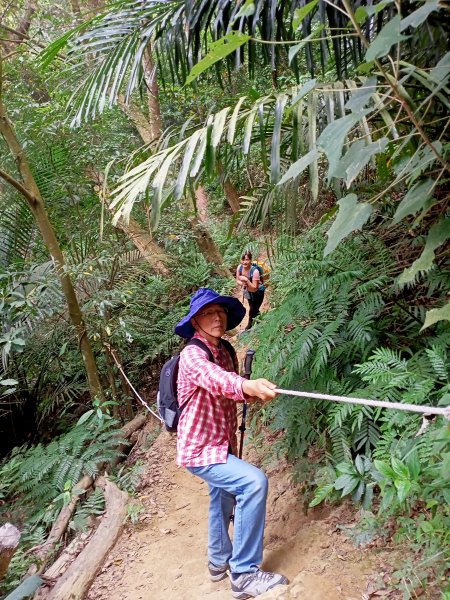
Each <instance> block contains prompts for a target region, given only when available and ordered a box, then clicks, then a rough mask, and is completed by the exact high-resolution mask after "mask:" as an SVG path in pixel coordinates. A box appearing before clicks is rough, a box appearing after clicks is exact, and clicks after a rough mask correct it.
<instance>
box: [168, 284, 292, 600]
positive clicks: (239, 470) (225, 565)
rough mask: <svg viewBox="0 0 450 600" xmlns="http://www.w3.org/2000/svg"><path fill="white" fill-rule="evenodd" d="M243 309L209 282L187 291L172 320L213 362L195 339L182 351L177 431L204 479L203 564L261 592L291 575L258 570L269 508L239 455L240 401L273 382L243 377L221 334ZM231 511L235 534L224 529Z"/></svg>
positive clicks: (182, 460)
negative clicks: (182, 311) (180, 312)
mask: <svg viewBox="0 0 450 600" xmlns="http://www.w3.org/2000/svg"><path fill="white" fill-rule="evenodd" d="M244 315H245V308H244V306H243V305H242V303H241V302H240V301H239V300H237V299H236V298H233V297H232V296H221V295H219V294H218V293H217V292H215V291H214V290H212V289H210V288H201V289H199V290H198V291H197V292H196V293H195V294H194V295H193V297H192V299H191V303H190V309H189V313H188V314H187V315H186V316H185V317H184V318H183V319H182V320H181V321H180V322H179V323H178V324H177V325H176V327H175V333H176V334H177V335H179V336H181V337H183V338H186V339H190V338H192V337H195V338H198V339H200V340H202V342H203V343H205V344H206V345H207V347H208V348H209V349H210V351H211V353H212V355H213V358H214V362H211V361H210V360H209V359H208V355H207V352H206V351H205V350H203V349H202V348H199V347H198V346H194V345H189V346H186V347H185V348H184V349H183V350H182V352H181V355H180V362H179V372H178V381H177V388H178V402H179V404H180V407H181V408H182V413H181V416H180V420H179V423H178V431H177V464H178V465H180V466H184V467H186V468H187V469H188V470H189V471H190V472H191V473H193V474H194V475H197V476H198V477H200V478H201V479H203V480H204V481H206V482H207V483H208V486H209V495H210V506H209V527H208V568H209V573H210V578H211V580H212V581H220V580H221V579H223V578H224V577H226V576H227V572H228V571H229V572H230V579H231V591H232V595H233V597H234V598H238V599H239V600H243V599H245V598H253V597H255V596H259V595H260V594H263V593H265V592H266V591H267V590H269V589H272V588H273V587H275V586H278V585H283V584H287V583H288V580H287V579H286V577H284V576H283V575H279V574H278V573H269V572H266V571H263V570H261V568H260V565H261V563H262V559H263V535H264V525H265V515H266V500H267V488H268V483H267V477H266V476H265V474H264V473H263V472H262V471H261V470H260V469H258V468H257V467H255V466H254V465H251V464H249V463H247V462H246V461H244V460H241V459H240V458H238V456H237V442H236V430H237V403H239V402H243V401H244V400H246V401H247V402H251V401H252V400H262V401H264V402H267V401H270V400H272V399H273V398H274V397H275V396H276V393H275V391H274V389H275V388H276V385H275V384H273V383H271V382H270V381H268V380H267V379H263V378H260V379H254V380H248V379H244V378H243V377H241V376H240V375H238V374H237V371H238V364H237V361H236V359H234V360H233V357H232V356H230V354H229V352H228V351H227V349H226V348H225V346H224V345H223V344H222V343H221V338H222V336H223V334H224V333H225V331H227V330H230V329H233V328H234V327H236V326H237V325H239V323H240V322H241V321H242V319H243V318H244ZM233 510H234V511H235V512H234V521H233V522H234V533H233V541H231V538H230V534H229V525H230V519H231V516H232V514H233Z"/></svg>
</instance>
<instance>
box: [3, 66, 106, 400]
mask: <svg viewBox="0 0 450 600" xmlns="http://www.w3.org/2000/svg"><path fill="white" fill-rule="evenodd" d="M0 85H1V72H0ZM0 133H1V134H2V135H3V137H4V139H5V141H6V144H7V146H8V148H9V150H10V151H11V153H12V154H13V156H14V158H15V159H16V163H17V168H18V170H19V173H20V174H21V176H22V182H19V181H17V180H16V179H14V178H13V177H11V176H10V175H9V174H8V173H6V172H4V171H3V170H1V169H0V176H2V177H3V179H5V180H6V181H8V183H10V184H11V185H13V186H14V187H15V188H16V189H17V190H18V191H19V192H20V193H21V194H22V196H23V197H24V198H25V199H26V201H27V203H28V206H29V207H30V210H31V212H32V213H33V216H34V218H35V220H36V223H37V225H38V228H39V231H40V232H41V235H42V238H43V240H44V243H45V245H46V246H47V249H48V251H49V253H50V256H51V257H52V260H53V262H54V264H55V267H56V270H57V273H58V276H59V279H60V282H61V286H62V289H63V293H64V296H65V298H66V302H67V307H68V310H69V315H70V320H71V322H72V324H73V326H74V327H75V329H76V331H77V334H78V342H79V345H80V350H81V354H82V357H83V361H84V366H85V369H86V374H87V378H88V383H89V389H90V392H91V395H92V397H93V398H94V397H95V396H97V397H99V398H100V399H103V390H102V386H101V383H100V378H99V375H98V371H97V365H96V363H95V358H94V354H93V352H92V348H91V345H90V342H89V338H88V336H87V333H86V326H85V323H84V319H83V315H82V313H81V309H80V306H79V304H78V299H77V297H76V294H75V290H74V288H73V285H72V281H71V279H70V276H69V275H68V274H67V272H66V269H65V261H64V256H63V254H62V251H61V248H60V246H59V243H58V240H57V238H56V235H55V231H54V229H53V227H52V224H51V223H50V220H49V218H48V215H47V211H46V209H45V205H44V201H43V199H42V196H41V193H40V191H39V188H38V186H37V184H36V181H35V179H34V177H33V174H32V172H31V169H30V167H29V165H28V162H27V159H26V156H25V152H24V150H23V148H22V146H21V145H20V142H19V140H18V139H17V136H16V133H15V131H14V128H13V126H12V123H11V121H10V120H9V119H8V116H7V114H6V108H5V105H4V104H3V100H2V97H1V89H0Z"/></svg>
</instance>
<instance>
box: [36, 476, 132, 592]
mask: <svg viewBox="0 0 450 600" xmlns="http://www.w3.org/2000/svg"><path fill="white" fill-rule="evenodd" d="M99 484H102V487H104V489H105V500H106V513H105V516H104V517H103V519H102V522H101V523H100V525H99V526H98V529H97V531H96V532H95V533H94V535H93V536H92V538H91V539H90V540H89V543H88V544H87V546H86V547H85V548H84V550H83V551H82V552H81V553H80V554H79V556H78V557H77V558H76V559H75V561H74V562H73V563H72V564H71V565H70V567H69V568H68V569H67V571H66V572H65V573H64V575H62V577H61V578H60V579H59V580H58V582H57V583H56V585H55V587H54V588H53V589H52V590H50V592H49V593H48V594H47V595H45V596H44V597H45V598H46V599H47V600H77V599H79V598H83V597H84V595H85V593H86V592H87V590H88V589H89V587H90V586H91V584H92V582H93V581H94V579H95V576H96V575H97V573H98V572H99V570H100V569H101V567H102V565H103V562H104V560H105V558H106V556H107V555H108V552H109V551H110V550H111V548H112V547H113V546H114V544H115V543H116V541H117V538H118V537H119V535H120V533H121V532H122V529H123V525H124V522H125V517H126V515H127V504H128V494H127V493H126V492H122V491H121V490H119V488H118V487H117V486H116V485H115V484H114V483H112V482H111V481H109V480H105V482H104V483H103V482H100V481H99V482H98V484H97V485H99Z"/></svg>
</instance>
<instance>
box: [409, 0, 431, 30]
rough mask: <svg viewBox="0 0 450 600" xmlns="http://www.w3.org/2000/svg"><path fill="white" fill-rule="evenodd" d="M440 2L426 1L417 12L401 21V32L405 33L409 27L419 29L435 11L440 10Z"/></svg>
mask: <svg viewBox="0 0 450 600" xmlns="http://www.w3.org/2000/svg"><path fill="white" fill-rule="evenodd" d="M439 8H440V6H439V2H438V0H426V2H424V3H423V4H422V6H420V7H419V8H418V9H417V10H415V11H413V12H412V13H411V14H410V15H408V16H407V17H405V18H404V19H402V20H401V23H400V31H405V29H407V28H408V27H419V25H422V23H423V22H424V21H425V20H426V18H427V17H428V15H430V14H431V13H432V12H434V11H435V10H439Z"/></svg>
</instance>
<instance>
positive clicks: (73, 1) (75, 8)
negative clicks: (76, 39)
mask: <svg viewBox="0 0 450 600" xmlns="http://www.w3.org/2000/svg"><path fill="white" fill-rule="evenodd" d="M70 6H71V7H72V12H73V14H74V15H75V17H77V19H78V18H80V17H81V9H80V3H79V2H78V0H70Z"/></svg>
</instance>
